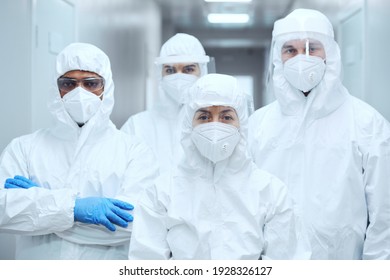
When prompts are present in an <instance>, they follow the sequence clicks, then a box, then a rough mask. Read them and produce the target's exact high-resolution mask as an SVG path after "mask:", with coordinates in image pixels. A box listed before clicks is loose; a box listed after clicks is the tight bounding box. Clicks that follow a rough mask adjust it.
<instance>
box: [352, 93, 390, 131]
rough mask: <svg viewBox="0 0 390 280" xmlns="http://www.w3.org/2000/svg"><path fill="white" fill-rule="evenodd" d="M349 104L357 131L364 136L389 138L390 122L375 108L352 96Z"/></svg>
mask: <svg viewBox="0 0 390 280" xmlns="http://www.w3.org/2000/svg"><path fill="white" fill-rule="evenodd" d="M351 104H352V109H353V116H354V119H355V125H356V127H357V132H360V133H361V134H362V136H364V137H368V136H372V137H375V138H378V137H380V138H382V137H383V136H385V137H386V138H390V124H389V122H388V121H387V120H386V119H385V118H384V117H383V116H382V115H381V114H380V113H379V112H378V111H377V110H376V109H375V108H373V107H372V106H371V105H369V104H368V103H366V102H364V101H362V100H360V99H358V98H356V97H353V96H351Z"/></svg>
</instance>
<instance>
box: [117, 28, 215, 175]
mask: <svg viewBox="0 0 390 280" xmlns="http://www.w3.org/2000/svg"><path fill="white" fill-rule="evenodd" d="M208 62H209V57H208V56H207V55H206V54H205V51H204V49H203V46H202V45H201V43H200V42H199V40H198V39H197V38H195V37H194V36H191V35H188V34H184V33H178V34H176V35H174V36H173V37H171V38H170V39H169V40H168V41H166V42H165V44H164V45H163V46H162V47H161V50H160V57H158V58H157V59H156V65H157V76H158V80H159V87H158V91H159V92H158V96H157V98H158V100H157V102H156V104H155V105H154V106H153V107H152V108H151V109H149V110H146V111H144V112H141V113H138V114H136V115H134V116H131V117H130V118H129V119H128V120H127V122H126V123H125V124H124V125H123V126H122V128H121V130H122V131H124V132H126V133H129V134H133V135H136V136H137V137H138V138H140V139H142V140H143V141H144V142H145V143H147V144H148V145H149V146H150V147H151V149H152V150H153V152H154V154H155V156H156V158H157V160H158V162H159V165H160V171H161V172H164V171H166V170H169V169H170V168H171V167H172V165H173V164H174V162H177V159H178V158H180V154H182V151H181V146H180V133H181V121H180V120H181V118H182V108H183V103H182V102H178V101H177V100H175V99H174V98H172V97H171V96H170V95H169V94H168V93H167V92H166V91H165V90H164V89H163V88H162V82H163V81H162V67H163V64H173V63H197V64H198V65H199V68H200V76H203V75H206V74H207V63H208ZM188 75H190V74H188ZM183 94H185V93H183Z"/></svg>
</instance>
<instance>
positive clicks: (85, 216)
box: [74, 197, 134, 231]
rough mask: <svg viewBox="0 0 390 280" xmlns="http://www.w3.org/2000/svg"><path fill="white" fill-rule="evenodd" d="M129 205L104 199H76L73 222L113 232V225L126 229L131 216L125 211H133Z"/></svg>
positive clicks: (131, 218) (131, 219) (115, 200)
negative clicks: (98, 226)
mask: <svg viewBox="0 0 390 280" xmlns="http://www.w3.org/2000/svg"><path fill="white" fill-rule="evenodd" d="M133 209H134V207H133V205H131V204H130V203H127V202H124V201H121V200H117V199H112V198H104V197H87V198H77V199H76V204H75V207H74V220H75V221H79V222H82V223H87V224H100V225H103V226H105V227H106V228H108V229H109V230H111V231H115V229H116V228H115V226H114V225H113V224H116V225H119V226H121V227H127V225H128V222H132V221H133V216H132V215H130V214H129V213H128V212H126V211H125V210H133Z"/></svg>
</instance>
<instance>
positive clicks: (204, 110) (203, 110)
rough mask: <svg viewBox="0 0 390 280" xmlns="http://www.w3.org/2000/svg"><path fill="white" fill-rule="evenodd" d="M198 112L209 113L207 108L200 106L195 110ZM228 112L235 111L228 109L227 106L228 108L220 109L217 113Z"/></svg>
mask: <svg viewBox="0 0 390 280" xmlns="http://www.w3.org/2000/svg"><path fill="white" fill-rule="evenodd" d="M198 112H201V113H210V111H209V110H207V109H202V108H200V109H198V110H196V112H195V113H198ZM228 112H235V111H234V110H233V109H230V108H229V109H225V110H222V111H221V112H219V113H218V114H223V113H228Z"/></svg>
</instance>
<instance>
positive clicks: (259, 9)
mask: <svg viewBox="0 0 390 280" xmlns="http://www.w3.org/2000/svg"><path fill="white" fill-rule="evenodd" d="M155 2H156V3H157V4H158V5H159V6H160V7H161V11H162V18H163V28H166V27H167V26H168V27H169V28H170V29H171V30H172V32H173V33H176V32H186V33H190V34H193V35H195V36H196V37H198V38H199V39H200V40H201V41H202V43H203V44H204V46H205V47H229V48H232V47H265V46H268V45H269V41H270V38H271V33H272V27H273V23H274V21H275V20H277V19H279V18H282V17H284V16H285V15H287V14H288V13H289V12H290V11H292V10H294V9H296V8H312V9H317V10H320V11H321V12H323V13H324V14H325V15H327V16H328V17H329V19H330V20H331V21H334V20H336V17H337V14H338V11H339V10H340V7H341V5H342V3H344V4H345V0H344V1H343V0H326V1H323V0H252V1H251V2H249V3H226V2H223V3H206V2H205V1H204V0H155ZM210 12H215V13H248V14H249V15H250V20H249V22H248V23H246V24H215V23H214V24H212V23H209V22H208V20H207V14H208V13H210ZM163 39H167V38H163Z"/></svg>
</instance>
